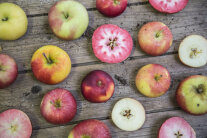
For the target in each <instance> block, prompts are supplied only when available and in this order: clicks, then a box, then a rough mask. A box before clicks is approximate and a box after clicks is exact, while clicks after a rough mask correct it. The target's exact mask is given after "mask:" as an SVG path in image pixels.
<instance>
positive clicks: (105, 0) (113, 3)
mask: <svg viewBox="0 0 207 138" xmlns="http://www.w3.org/2000/svg"><path fill="white" fill-rule="evenodd" d="M126 7H127V0H96V8H97V9H98V10H99V12H101V13H102V14H104V15H105V16H108V17H115V16H118V15H120V14H122V13H123V12H124V11H125V9H126Z"/></svg>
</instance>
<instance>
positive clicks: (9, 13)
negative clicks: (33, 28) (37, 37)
mask: <svg viewBox="0 0 207 138" xmlns="http://www.w3.org/2000/svg"><path fill="white" fill-rule="evenodd" d="M27 26H28V21H27V16H26V14H25V12H24V11H23V10H22V9H21V8H20V7H19V6H18V5H16V4H13V3H0V39H1V40H16V39H18V38H20V37H22V36H23V35H24V34H25V33H26V31H27Z"/></svg>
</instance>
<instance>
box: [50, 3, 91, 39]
mask: <svg viewBox="0 0 207 138" xmlns="http://www.w3.org/2000/svg"><path fill="white" fill-rule="evenodd" d="M48 20H49V24H50V27H51V29H52V31H53V33H54V34H55V35H56V36H57V37H59V38H61V39H64V40H74V39H77V38H79V37H81V36H82V34H83V33H84V32H85V30H86V29H87V27H88V23H89V17H88V12H87V10H86V8H85V7H84V6H83V5H82V4H81V3H79V2H77V1H73V0H61V1H58V2H56V3H55V4H54V5H53V6H52V7H51V8H50V11H49V14H48Z"/></svg>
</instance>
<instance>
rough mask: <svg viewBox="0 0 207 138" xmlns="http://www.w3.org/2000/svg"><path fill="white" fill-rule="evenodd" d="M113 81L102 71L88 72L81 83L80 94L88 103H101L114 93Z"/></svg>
mask: <svg viewBox="0 0 207 138" xmlns="http://www.w3.org/2000/svg"><path fill="white" fill-rule="evenodd" d="M114 87H115V85H114V81H113V79H112V78H111V76H110V75H109V74H108V73H106V72H104V71H102V70H94V71H92V72H90V73H89V74H88V75H87V76H86V77H85V78H84V79H83V81H82V84H81V90H82V94H83V96H84V97H85V99H87V100H88V101H90V102H94V103H102V102H106V101H107V100H109V99H110V98H111V97H112V95H113V93H114Z"/></svg>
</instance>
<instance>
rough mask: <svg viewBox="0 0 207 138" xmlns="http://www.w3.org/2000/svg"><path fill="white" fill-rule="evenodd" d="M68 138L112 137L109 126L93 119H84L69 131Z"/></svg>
mask: <svg viewBox="0 0 207 138" xmlns="http://www.w3.org/2000/svg"><path fill="white" fill-rule="evenodd" d="M68 138H112V137H111V133H110V130H109V128H108V127H107V126H106V125H105V124H104V123H103V122H101V121H99V120H95V119H89V120H84V121H82V122H80V123H79V124H77V125H76V126H75V127H74V128H73V129H72V131H71V132H70V133H69V136H68Z"/></svg>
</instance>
